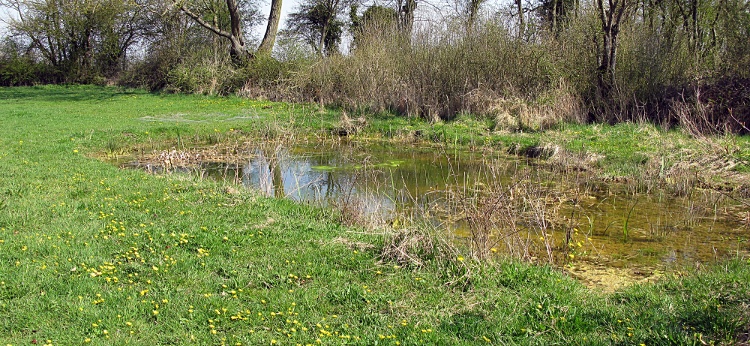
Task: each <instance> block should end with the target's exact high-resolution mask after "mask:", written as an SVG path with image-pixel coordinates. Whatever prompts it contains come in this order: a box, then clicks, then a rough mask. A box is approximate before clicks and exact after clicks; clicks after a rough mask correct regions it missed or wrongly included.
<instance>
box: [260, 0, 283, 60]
mask: <svg viewBox="0 0 750 346" xmlns="http://www.w3.org/2000/svg"><path fill="white" fill-rule="evenodd" d="M281 1H282V0H271V12H270V13H269V14H268V26H267V27H266V34H265V35H264V36H263V41H261V42H260V46H259V47H258V53H260V54H271V51H272V50H273V45H274V43H275V42H276V32H278V31H279V21H280V20H281Z"/></svg>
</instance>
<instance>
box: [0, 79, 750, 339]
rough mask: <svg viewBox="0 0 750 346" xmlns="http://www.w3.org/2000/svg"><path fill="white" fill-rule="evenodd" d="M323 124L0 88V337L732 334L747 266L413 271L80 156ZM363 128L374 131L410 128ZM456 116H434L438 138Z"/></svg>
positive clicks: (258, 202)
mask: <svg viewBox="0 0 750 346" xmlns="http://www.w3.org/2000/svg"><path fill="white" fill-rule="evenodd" d="M338 119H339V114H338V113H336V112H334V111H321V110H319V109H318V108H317V107H315V106H300V105H286V104H272V103H267V102H255V101H249V100H245V99H239V98H211V97H199V96H180V95H153V94H148V93H145V92H141V91H123V90H118V89H110V88H99V87H88V86H75V87H38V88H12V89H7V88H6V89H0V344H12V345H28V344H32V343H35V344H55V345H58V344H59V345H77V344H87V343H90V344H99V345H111V344H142V345H153V344H203V345H220V344H227V345H235V344H243V345H258V344H277V345H297V344H302V345H305V344H313V345H314V344H356V345H399V344H400V345H412V344H487V343H489V344H524V345H526V344H531V345H550V344H579V345H597V344H604V345H606V344H621V345H639V344H645V345H656V344H661V345H670V344H696V345H698V344H703V343H708V344H710V343H716V344H736V343H742V342H745V343H747V342H748V332H749V331H750V263H748V261H747V260H746V259H736V260H734V261H731V262H727V263H723V264H717V265H715V266H711V267H709V268H703V269H700V270H697V271H689V272H674V273H670V274H668V275H667V277H666V278H664V279H663V280H662V281H660V282H659V283H656V284H649V285H638V286H632V287H629V288H627V289H624V290H622V291H618V292H615V293H612V294H601V293H597V292H593V291H590V290H589V289H587V288H585V287H584V286H582V285H581V284H580V283H578V282H576V281H575V280H573V279H571V278H569V277H567V276H565V275H564V274H562V273H561V272H559V271H557V270H555V269H552V268H549V267H544V266H532V265H528V264H524V263H518V262H508V261H500V260H498V261H488V262H484V263H478V262H475V261H473V260H471V259H468V256H467V258H464V256H463V255H462V254H461V252H457V253H452V252H436V253H433V254H432V255H430V254H427V255H426V257H425V259H426V260H427V261H426V265H425V266H423V267H420V268H415V267H410V266H403V265H399V264H398V263H395V262H392V261H388V260H387V259H386V260H381V258H380V257H379V255H380V253H381V249H382V248H383V246H384V244H386V243H387V239H386V238H384V236H382V235H378V234H376V233H372V232H366V231H365V230H362V229H356V228H349V227H344V226H342V225H339V224H337V223H336V222H335V220H336V215H335V212H334V211H328V210H320V209H315V208H311V207H307V206H301V205H295V204H294V203H292V202H290V201H286V200H278V199H271V198H266V197H261V196H259V195H258V194H256V193H254V192H252V191H248V190H243V189H234V188H228V187H227V186H223V185H221V184H220V183H215V182H210V181H201V180H197V179H195V178H193V177H191V176H188V175H179V174H177V175H168V176H154V175H148V174H146V173H144V172H141V171H135V170H122V169H119V168H117V167H115V166H113V165H110V164H108V163H105V162H102V161H101V160H100V159H97V157H98V156H101V154H100V153H103V152H104V153H107V152H109V153H112V154H115V153H117V152H118V151H121V150H125V149H124V148H127V147H129V146H132V145H146V144H148V143H174V144H175V145H179V143H181V142H183V141H187V142H191V143H210V142H216V141H221V140H224V139H227V138H230V137H232V136H235V135H236V134H238V133H245V134H248V133H250V134H253V136H255V138H258V140H263V138H270V137H279V136H292V135H298V134H300V133H303V132H305V133H307V134H308V135H309V134H312V135H316V134H319V135H321V136H324V135H325V134H326V133H329V132H330V129H331V128H333V127H335V126H337V125H336V124H337V122H338ZM373 121H374V122H375V123H374V124H372V126H373V128H376V129H377V130H373V131H372V133H373V136H374V135H378V136H380V135H382V134H383V133H386V132H385V131H384V130H383V129H386V128H389V127H390V129H391V130H393V129H394V128H396V127H397V128H399V129H403V128H404V126H415V127H425V128H426V126H427V125H424V124H422V123H419V122H416V121H412V120H403V119H379V120H373ZM389 123H390V125H388V124H389ZM459 125H461V124H460V123H459V124H450V125H444V126H452V127H451V128H449V129H448V130H450V131H453V132H454V133H456V138H457V136H458V133H459V131H458V130H457V129H458V128H460V126H459ZM457 126H458V127H457ZM576 129H577V130H579V131H589V132H592V133H593V132H595V131H598V130H596V129H592V128H591V127H579V128H576ZM626 129H628V128H627V127H626ZM381 130H383V131H381ZM448 130H446V132H445V133H450V131H448ZM433 131H435V132H434V133H443V132H442V130H440V129H435V130H433ZM537 136H541V134H538V135H537ZM592 136H593V135H592ZM446 137H447V136H446ZM472 138H473V137H472ZM497 140H498V141H499V140H500V139H497ZM532 140H534V139H533V138H532ZM455 141H456V142H458V141H459V140H458V139H455ZM463 141H468V142H470V141H471V139H466V140H463ZM573 145H576V144H575V143H574V144H573ZM624 145H627V143H625V144H624ZM603 150H604V149H603Z"/></svg>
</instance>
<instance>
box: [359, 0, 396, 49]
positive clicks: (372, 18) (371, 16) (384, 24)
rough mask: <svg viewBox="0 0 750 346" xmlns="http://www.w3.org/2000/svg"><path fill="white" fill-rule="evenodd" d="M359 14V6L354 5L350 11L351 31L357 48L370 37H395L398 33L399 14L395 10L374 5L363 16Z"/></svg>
mask: <svg viewBox="0 0 750 346" xmlns="http://www.w3.org/2000/svg"><path fill="white" fill-rule="evenodd" d="M357 12H358V6H357V5H352V6H351V8H350V10H349V20H350V21H351V24H350V25H349V31H350V32H351V34H352V37H353V38H354V40H353V45H354V46H355V47H356V46H357V45H360V44H362V43H363V40H367V36H368V35H371V34H378V35H393V34H395V33H397V32H398V12H397V11H396V10H394V9H393V8H390V7H385V6H380V5H372V6H370V7H368V8H367V9H366V10H365V11H364V12H363V13H362V15H359V14H357Z"/></svg>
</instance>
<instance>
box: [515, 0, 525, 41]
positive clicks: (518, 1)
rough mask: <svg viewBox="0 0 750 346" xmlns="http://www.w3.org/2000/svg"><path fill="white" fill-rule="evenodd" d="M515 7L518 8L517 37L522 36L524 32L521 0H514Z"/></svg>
mask: <svg viewBox="0 0 750 346" xmlns="http://www.w3.org/2000/svg"><path fill="white" fill-rule="evenodd" d="M515 1H516V9H517V10H518V38H523V35H524V34H525V33H526V23H525V21H524V19H523V0H515Z"/></svg>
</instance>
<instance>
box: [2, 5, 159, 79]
mask: <svg viewBox="0 0 750 346" xmlns="http://www.w3.org/2000/svg"><path fill="white" fill-rule="evenodd" d="M0 5H2V6H4V7H6V8H8V9H10V10H11V11H12V13H13V15H14V18H12V19H11V20H10V22H9V28H10V31H11V33H12V35H13V36H14V37H17V38H18V39H19V40H20V41H21V42H25V43H26V44H27V46H28V48H27V50H28V51H29V52H36V53H38V56H39V57H40V58H41V59H43V60H44V61H46V62H47V63H48V64H49V65H50V66H51V67H52V68H53V73H54V74H57V75H58V77H57V78H56V79H58V81H69V82H91V81H93V80H94V79H95V78H97V77H98V76H109V77H111V76H114V75H116V74H117V73H118V72H119V71H120V70H122V69H123V68H124V67H125V65H126V62H127V59H126V55H127V53H128V50H129V49H130V48H131V47H133V46H135V45H136V44H137V43H138V42H139V41H140V40H141V39H142V38H143V36H144V35H145V34H146V32H147V31H148V30H149V29H150V27H151V25H149V17H148V16H147V15H146V13H145V11H144V10H143V9H142V8H141V7H140V6H137V4H135V3H134V2H130V1H126V2H123V1H118V0H89V1H84V0H0Z"/></svg>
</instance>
